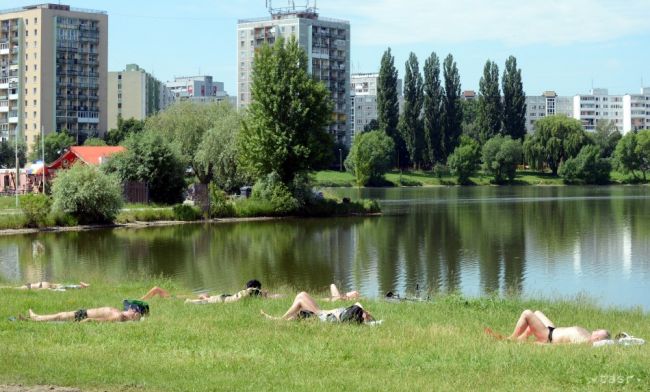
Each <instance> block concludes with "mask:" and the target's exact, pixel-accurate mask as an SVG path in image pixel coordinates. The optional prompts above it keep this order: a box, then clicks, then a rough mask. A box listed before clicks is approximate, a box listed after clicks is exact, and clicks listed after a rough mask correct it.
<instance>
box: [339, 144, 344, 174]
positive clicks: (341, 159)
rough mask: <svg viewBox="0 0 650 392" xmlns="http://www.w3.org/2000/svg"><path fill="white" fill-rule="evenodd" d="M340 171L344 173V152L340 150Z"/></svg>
mask: <svg viewBox="0 0 650 392" xmlns="http://www.w3.org/2000/svg"><path fill="white" fill-rule="evenodd" d="M339 171H341V172H342V171H343V150H341V149H340V148H339Z"/></svg>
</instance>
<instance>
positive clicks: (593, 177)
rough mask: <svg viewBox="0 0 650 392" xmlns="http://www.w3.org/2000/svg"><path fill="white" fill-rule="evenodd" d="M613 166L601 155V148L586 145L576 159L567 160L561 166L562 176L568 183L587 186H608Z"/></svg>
mask: <svg viewBox="0 0 650 392" xmlns="http://www.w3.org/2000/svg"><path fill="white" fill-rule="evenodd" d="M611 170H612V165H611V164H610V163H609V160H608V159H607V158H603V157H601V155H600V148H599V147H598V146H595V145H586V146H584V147H582V149H581V150H580V152H579V153H578V155H577V156H575V157H574V158H569V159H567V160H566V161H565V162H564V163H562V165H561V166H560V171H559V173H560V176H561V177H562V178H564V181H565V182H567V183H574V182H577V181H581V182H584V183H585V184H607V183H609V174H610V172H611Z"/></svg>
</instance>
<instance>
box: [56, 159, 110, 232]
mask: <svg viewBox="0 0 650 392" xmlns="http://www.w3.org/2000/svg"><path fill="white" fill-rule="evenodd" d="M52 197H53V200H54V203H53V205H52V209H53V210H54V211H57V212H61V213H64V214H70V215H72V216H73V217H74V218H75V219H77V220H78V222H79V223H81V224H88V223H106V222H112V221H113V219H115V216H116V215H117V213H118V212H119V210H120V208H121V207H122V186H121V185H120V182H119V180H118V178H117V177H116V176H113V175H108V174H104V173H103V172H101V171H100V170H99V169H98V168H96V167H93V166H89V165H85V164H82V163H78V164H75V165H73V166H72V167H71V168H70V169H67V170H60V171H59V172H58V173H57V176H56V178H55V179H54V184H53V186H52Z"/></svg>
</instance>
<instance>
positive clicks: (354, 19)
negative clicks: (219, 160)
mask: <svg viewBox="0 0 650 392" xmlns="http://www.w3.org/2000/svg"><path fill="white" fill-rule="evenodd" d="M318 7H319V11H320V13H321V15H323V16H338V17H339V18H341V19H349V20H350V21H351V23H352V31H353V33H352V34H353V38H354V40H355V43H356V44H361V45H400V44H417V43H434V42H439V43H461V42H468V41H474V42H475V41H497V42H502V43H505V44H507V45H517V46H519V45H531V44H551V45H567V44H576V43H587V42H606V41H610V40H614V39H617V38H621V37H624V36H628V35H632V34H643V33H647V32H648V31H650V24H649V23H648V20H647V17H648V15H650V1H648V0H627V1H616V0H614V1H612V0H605V1H603V0H541V1H539V0H538V1H529V0H484V1H479V0H446V1H444V0H404V1H399V0H374V1H369V0H357V1H354V2H353V1H350V0H321V1H320V2H319V3H318Z"/></svg>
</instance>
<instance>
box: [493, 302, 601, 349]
mask: <svg viewBox="0 0 650 392" xmlns="http://www.w3.org/2000/svg"><path fill="white" fill-rule="evenodd" d="M485 333H487V334H488V335H490V336H493V337H495V338H497V339H508V340H515V341H518V342H525V341H527V340H528V338H529V337H530V336H534V337H535V342H536V343H539V344H547V343H594V342H597V341H600V340H604V339H609V337H610V333H609V331H607V330H605V329H597V330H595V331H593V332H589V331H587V330H586V329H584V328H582V327H578V326H573V327H557V328H556V327H555V324H553V322H552V321H551V320H549V319H548V317H546V315H544V313H542V312H540V311H539V310H538V311H535V312H532V311H530V310H528V309H527V310H524V311H523V312H522V313H521V316H519V320H518V321H517V324H516V325H515V330H514V331H513V332H512V335H510V336H508V337H507V338H505V337H504V336H501V335H499V334H497V333H495V332H493V331H492V330H491V329H490V328H485Z"/></svg>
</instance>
